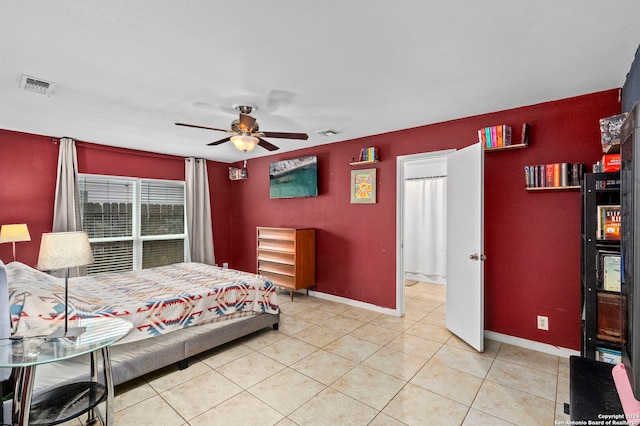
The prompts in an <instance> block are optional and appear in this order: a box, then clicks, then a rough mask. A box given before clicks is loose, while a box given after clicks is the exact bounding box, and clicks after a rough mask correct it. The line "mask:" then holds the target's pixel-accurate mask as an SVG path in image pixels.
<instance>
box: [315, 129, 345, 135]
mask: <svg viewBox="0 0 640 426" xmlns="http://www.w3.org/2000/svg"><path fill="white" fill-rule="evenodd" d="M316 133H317V134H319V135H322V136H335V135H337V134H338V133H340V132H339V131H337V130H333V129H325V130H318V131H317V132H316Z"/></svg>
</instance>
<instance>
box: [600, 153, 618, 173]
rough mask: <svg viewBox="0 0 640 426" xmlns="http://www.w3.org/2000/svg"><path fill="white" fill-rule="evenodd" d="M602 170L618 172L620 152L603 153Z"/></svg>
mask: <svg viewBox="0 0 640 426" xmlns="http://www.w3.org/2000/svg"><path fill="white" fill-rule="evenodd" d="M601 164H602V171H603V172H605V173H606V172H619V171H620V154H605V155H603V156H602V163H601Z"/></svg>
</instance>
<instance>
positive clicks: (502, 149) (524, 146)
mask: <svg viewBox="0 0 640 426" xmlns="http://www.w3.org/2000/svg"><path fill="white" fill-rule="evenodd" d="M528 147H529V145H528V144H526V143H519V144H516V145H507V146H496V147H491V148H487V147H485V148H484V150H485V151H486V152H488V151H507V150H510V149H521V148H528Z"/></svg>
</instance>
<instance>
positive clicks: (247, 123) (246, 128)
mask: <svg viewBox="0 0 640 426" xmlns="http://www.w3.org/2000/svg"><path fill="white" fill-rule="evenodd" d="M255 124H256V119H255V118H253V117H252V116H250V115H248V114H243V113H240V122H239V123H238V127H239V128H240V131H243V132H246V133H251V132H253V126H254V125H255Z"/></svg>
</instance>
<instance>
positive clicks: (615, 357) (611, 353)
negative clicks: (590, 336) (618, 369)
mask: <svg viewBox="0 0 640 426" xmlns="http://www.w3.org/2000/svg"><path fill="white" fill-rule="evenodd" d="M596 360H598V361H600V362H606V363H609V364H616V365H617V364H620V363H621V362H622V353H621V352H620V351H617V350H615V349H609V348H601V347H599V346H598V347H596Z"/></svg>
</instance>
